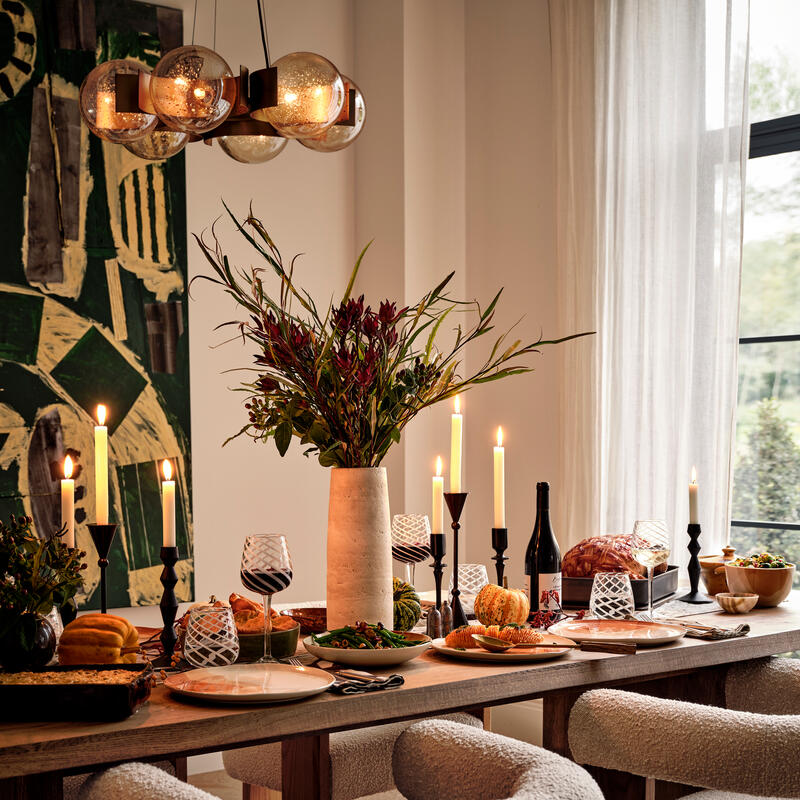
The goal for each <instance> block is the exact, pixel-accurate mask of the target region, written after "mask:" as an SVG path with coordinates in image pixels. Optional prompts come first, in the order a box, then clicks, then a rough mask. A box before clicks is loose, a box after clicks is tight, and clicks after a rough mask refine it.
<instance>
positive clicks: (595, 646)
mask: <svg viewBox="0 0 800 800" xmlns="http://www.w3.org/2000/svg"><path fill="white" fill-rule="evenodd" d="M472 638H473V639H474V640H475V641H476V642H477V643H478V645H479V646H480V647H482V648H483V649H484V650H488V651H489V652H490V653H505V652H506V650H511V649H512V648H514V647H546V648H552V649H560V650H565V649H569V650H582V651H583V652H584V653H617V654H619V655H633V654H634V653H636V645H635V644H634V643H633V642H572V641H570V642H569V643H567V642H564V643H563V644H556V643H547V644H544V643H543V644H530V643H528V642H519V643H517V644H514V643H513V642H507V641H505V639H496V638H495V637H494V636H484V635H483V634H481V633H473V634H472Z"/></svg>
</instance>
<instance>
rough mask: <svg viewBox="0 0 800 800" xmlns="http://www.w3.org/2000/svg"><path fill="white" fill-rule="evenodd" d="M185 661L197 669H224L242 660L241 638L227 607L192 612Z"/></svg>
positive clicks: (207, 608) (207, 607)
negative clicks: (238, 659)
mask: <svg viewBox="0 0 800 800" xmlns="http://www.w3.org/2000/svg"><path fill="white" fill-rule="evenodd" d="M183 654H184V656H186V660H187V661H188V662H189V663H190V664H192V665H193V666H195V667H224V666H227V665H228V664H233V662H234V661H236V659H237V658H238V657H239V636H238V635H237V633H236V623H235V622H234V621H233V612H232V611H231V610H230V608H228V607H227V606H224V607H222V608H220V607H218V606H211V605H207V606H201V607H200V608H194V609H192V611H191V613H190V614H189V624H188V625H187V626H186V639H185V640H184V643H183Z"/></svg>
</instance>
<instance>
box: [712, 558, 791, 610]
mask: <svg viewBox="0 0 800 800" xmlns="http://www.w3.org/2000/svg"><path fill="white" fill-rule="evenodd" d="M725 577H726V578H727V581H728V588H729V589H730V591H731V592H732V593H733V594H757V595H758V602H757V603H756V607H758V608H773V607H774V606H777V605H778V603H782V602H783V601H784V600H785V599H786V598H787V597H788V596H789V592H791V591H792V581H793V580H794V564H790V565H789V566H788V567H780V568H777V569H770V568H768V567H735V566H732V565H730V564H726V565H725Z"/></svg>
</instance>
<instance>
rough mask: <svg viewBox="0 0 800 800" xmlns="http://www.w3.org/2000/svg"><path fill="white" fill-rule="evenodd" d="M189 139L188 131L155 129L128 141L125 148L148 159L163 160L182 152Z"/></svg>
mask: <svg viewBox="0 0 800 800" xmlns="http://www.w3.org/2000/svg"><path fill="white" fill-rule="evenodd" d="M188 141H189V134H188V133H182V132H181V131H153V132H152V133H148V134H147V135H146V136H143V137H142V138H141V139H137V140H136V141H135V142H128V143H127V144H126V145H125V149H126V150H129V151H130V152H131V153H133V154H134V155H135V156H139V158H144V159H146V160H147V161H161V160H162V159H164V158H169V157H170V156H174V155H175V154H176V153H180V151H181V150H183V148H184V147H186V145H187V143H188Z"/></svg>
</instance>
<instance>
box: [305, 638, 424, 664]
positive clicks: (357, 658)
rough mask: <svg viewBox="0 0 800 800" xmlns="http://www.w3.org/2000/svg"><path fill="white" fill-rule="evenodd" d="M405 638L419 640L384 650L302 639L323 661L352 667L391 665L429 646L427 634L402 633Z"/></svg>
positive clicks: (307, 648)
mask: <svg viewBox="0 0 800 800" xmlns="http://www.w3.org/2000/svg"><path fill="white" fill-rule="evenodd" d="M403 635H404V636H405V637H406V639H409V640H411V641H415V642H419V644H415V645H412V646H411V647H392V648H388V649H386V650H344V649H342V648H340V647H322V646H321V645H318V644H314V641H313V639H312V638H311V637H310V636H307V637H306V638H305V639H303V647H305V649H306V650H308V652H309V653H311V655H312V656H316V657H317V658H319V659H322V660H323V661H335V662H336V663H337V664H349V665H351V666H354V667H392V666H395V665H396V664H403V663H404V662H406V661H411V659H412V658H416V657H417V656H421V655H422V654H423V653H424V652H425V651H426V650H427V649H428V648H429V647H430V646H431V640H430V637H429V636H425V634H423V633H404V634H403Z"/></svg>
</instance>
